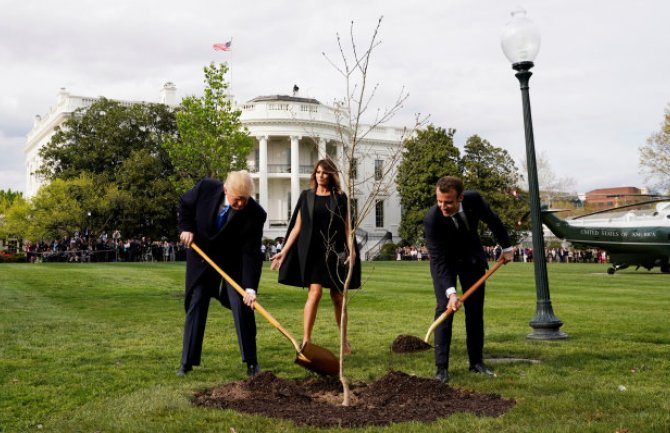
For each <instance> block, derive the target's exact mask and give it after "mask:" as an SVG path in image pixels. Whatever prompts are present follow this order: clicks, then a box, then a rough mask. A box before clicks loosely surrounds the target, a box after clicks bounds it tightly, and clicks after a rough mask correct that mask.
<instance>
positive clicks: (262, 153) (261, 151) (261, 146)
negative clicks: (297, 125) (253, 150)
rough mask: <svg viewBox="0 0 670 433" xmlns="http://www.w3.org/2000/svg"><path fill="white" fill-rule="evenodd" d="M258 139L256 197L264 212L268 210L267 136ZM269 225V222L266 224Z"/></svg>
mask: <svg viewBox="0 0 670 433" xmlns="http://www.w3.org/2000/svg"><path fill="white" fill-rule="evenodd" d="M257 138H258V195H259V197H260V205H261V207H262V208H263V209H265V211H266V212H268V213H269V210H268V136H267V135H262V136H260V137H257ZM266 224H269V222H266Z"/></svg>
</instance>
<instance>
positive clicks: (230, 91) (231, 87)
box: [228, 36, 233, 98]
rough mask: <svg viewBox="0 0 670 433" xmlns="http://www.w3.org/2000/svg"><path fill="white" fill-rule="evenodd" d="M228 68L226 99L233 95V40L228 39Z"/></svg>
mask: <svg viewBox="0 0 670 433" xmlns="http://www.w3.org/2000/svg"><path fill="white" fill-rule="evenodd" d="M229 53H230V67H229V68H228V70H229V72H230V85H229V86H228V98H230V97H231V95H232V94H233V38H232V36H231V37H230V51H229Z"/></svg>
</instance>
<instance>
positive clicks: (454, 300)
mask: <svg viewBox="0 0 670 433" xmlns="http://www.w3.org/2000/svg"><path fill="white" fill-rule="evenodd" d="M449 308H451V310H452V311H453V312H454V313H455V312H456V311H458V309H459V308H461V301H460V299H458V296H457V295H456V294H455V293H452V294H451V296H449V303H448V304H447V309H449Z"/></svg>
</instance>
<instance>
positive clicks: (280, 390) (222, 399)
mask: <svg viewBox="0 0 670 433" xmlns="http://www.w3.org/2000/svg"><path fill="white" fill-rule="evenodd" d="M350 389H351V396H352V398H351V405H350V406H348V407H344V406H342V405H341V404H342V385H341V384H340V382H339V380H338V379H337V378H333V377H312V378H306V379H298V380H284V379H280V378H278V377H276V376H275V375H274V374H272V373H270V372H263V373H261V374H259V375H257V376H255V377H252V378H250V379H247V380H244V381H240V382H233V383H228V384H224V385H222V386H220V387H217V388H214V389H211V390H207V391H204V392H201V393H198V394H196V395H195V396H194V397H193V403H194V404H195V405H199V406H208V407H218V408H221V409H232V410H236V411H239V412H245V413H252V414H257V415H263V416H267V417H270V418H280V419H286V420H291V421H293V422H294V423H295V424H296V425H309V426H314V427H335V426H340V427H363V426H369V425H388V424H391V423H400V422H406V421H419V422H430V421H435V420H436V419H438V418H446V417H448V416H449V415H451V414H454V413H457V412H471V413H474V414H475V415H478V416H494V417H495V416H500V415H502V414H503V413H505V412H506V411H507V410H509V409H510V408H512V407H513V406H514V405H515V401H514V400H508V399H504V398H501V397H500V396H499V395H494V394H480V393H476V392H472V391H467V390H463V389H457V388H452V387H450V386H449V385H447V384H443V383H441V382H438V381H436V380H433V379H427V378H420V377H416V376H410V375H408V374H406V373H402V372H398V371H392V372H390V373H388V374H387V375H385V376H384V377H382V378H380V379H378V380H377V381H375V382H373V383H370V384H366V383H355V384H352V385H351V387H350Z"/></svg>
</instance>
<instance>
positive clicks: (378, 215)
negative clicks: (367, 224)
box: [375, 200, 384, 228]
mask: <svg viewBox="0 0 670 433" xmlns="http://www.w3.org/2000/svg"><path fill="white" fill-rule="evenodd" d="M375 227H377V228H383V227H384V200H377V203H375Z"/></svg>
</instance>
